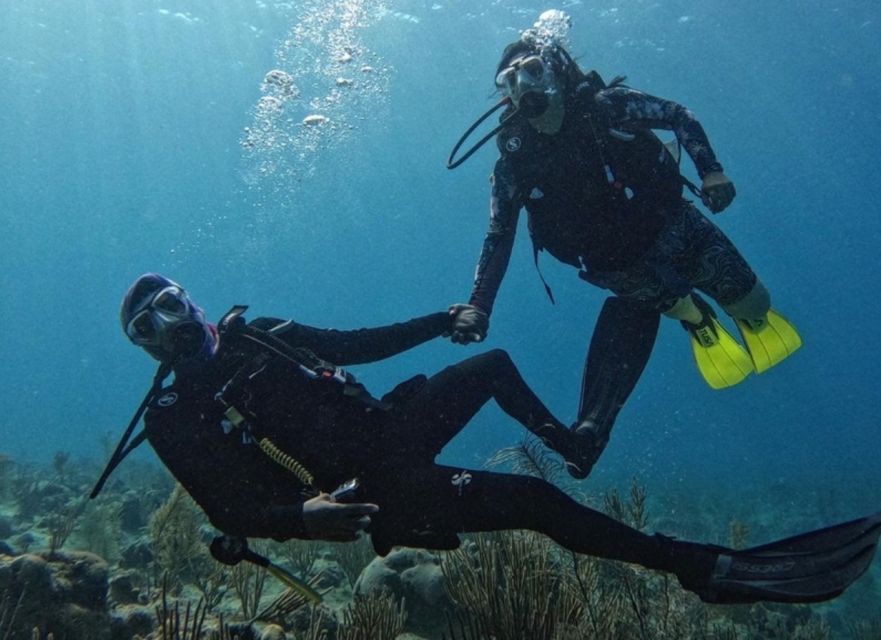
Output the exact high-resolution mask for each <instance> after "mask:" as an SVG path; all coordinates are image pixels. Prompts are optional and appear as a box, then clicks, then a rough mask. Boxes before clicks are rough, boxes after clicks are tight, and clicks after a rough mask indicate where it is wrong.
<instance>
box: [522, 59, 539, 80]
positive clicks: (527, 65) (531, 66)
mask: <svg viewBox="0 0 881 640" xmlns="http://www.w3.org/2000/svg"><path fill="white" fill-rule="evenodd" d="M519 66H520V68H521V69H522V70H523V71H525V72H526V73H528V74H529V76H530V77H531V78H532V79H533V80H541V79H542V77H543V76H544V73H545V64H544V62H543V61H542V59H541V58H539V57H538V56H530V57H528V58H524V59H523V60H522V61H521V62H520V65H519Z"/></svg>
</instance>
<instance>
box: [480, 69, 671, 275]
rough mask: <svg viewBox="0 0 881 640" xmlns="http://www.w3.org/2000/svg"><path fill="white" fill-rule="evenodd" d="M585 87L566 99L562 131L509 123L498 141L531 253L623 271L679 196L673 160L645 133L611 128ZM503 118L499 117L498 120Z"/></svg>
mask: <svg viewBox="0 0 881 640" xmlns="http://www.w3.org/2000/svg"><path fill="white" fill-rule="evenodd" d="M585 78H591V79H593V80H594V83H589V82H583V83H581V85H579V86H580V87H582V88H581V89H580V90H579V92H578V93H577V94H576V95H572V96H570V97H569V98H568V99H567V101H566V116H565V119H564V122H563V126H562V128H561V130H560V131H559V132H558V133H557V134H556V135H553V136H550V135H546V134H543V133H540V132H538V131H537V130H536V129H535V128H534V127H532V125H530V123H529V122H528V121H527V120H526V119H525V118H522V117H516V116H515V117H514V118H513V119H512V121H511V124H510V125H509V126H507V127H506V128H505V129H503V130H502V131H501V132H500V133H499V135H498V137H497V143H498V146H499V151H500V153H501V154H502V157H503V159H502V161H503V163H504V164H505V165H506V166H507V167H509V170H511V171H512V173H513V176H514V180H515V183H516V187H517V189H518V191H519V193H520V194H521V197H522V198H523V200H524V206H525V207H526V210H527V212H528V213H529V231H530V234H531V236H532V240H533V243H534V247H535V250H536V251H540V250H542V249H547V250H548V252H549V253H551V255H553V256H554V257H555V258H557V259H558V260H560V261H562V262H565V263H568V264H571V265H573V266H576V267H587V268H592V269H599V270H620V269H623V268H626V267H627V266H628V265H629V264H631V263H633V262H634V261H635V260H637V259H638V258H639V257H640V256H642V255H643V254H644V253H645V251H646V250H647V249H648V248H649V246H650V245H651V244H652V242H653V241H654V239H655V238H656V237H657V235H658V232H659V231H660V230H661V228H662V226H663V225H664V216H663V211H664V210H665V209H669V208H672V207H674V206H675V205H676V204H677V203H678V202H680V201H681V198H682V186H683V181H682V178H681V176H680V174H679V167H678V164H677V162H676V160H675V159H674V158H673V156H672V155H671V154H670V152H669V151H668V150H667V148H666V147H665V146H664V144H663V143H662V142H661V141H660V140H659V139H658V137H657V136H655V135H654V134H653V133H652V132H651V131H649V130H637V131H635V132H624V131H618V130H615V129H614V128H613V127H612V125H611V123H610V122H609V121H608V118H607V117H606V116H605V115H604V114H603V113H602V111H601V110H600V109H599V108H598V105H597V104H596V101H595V99H594V97H595V95H596V92H597V90H599V89H601V88H603V86H602V84H601V80H599V77H598V76H596V74H593V73H592V74H589V75H588V76H585ZM503 117H504V116H503Z"/></svg>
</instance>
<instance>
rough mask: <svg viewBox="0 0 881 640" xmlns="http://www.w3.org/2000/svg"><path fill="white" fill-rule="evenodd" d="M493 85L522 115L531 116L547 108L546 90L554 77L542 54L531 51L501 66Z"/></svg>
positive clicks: (553, 82) (550, 88)
mask: <svg viewBox="0 0 881 640" xmlns="http://www.w3.org/2000/svg"><path fill="white" fill-rule="evenodd" d="M496 87H498V89H499V90H500V91H501V92H502V93H504V94H505V95H506V96H508V97H510V98H511V100H512V101H513V102H514V104H515V105H517V107H518V108H519V109H520V110H521V111H526V112H527V113H526V114H525V115H527V116H529V117H535V116H538V115H541V114H542V113H543V112H544V110H545V109H547V104H548V96H547V94H548V93H550V92H552V91H553V90H554V89H555V88H556V77H555V75H554V71H553V70H552V69H551V67H550V65H549V64H548V63H547V62H546V61H545V60H544V58H542V57H541V56H540V55H537V54H533V55H528V56H525V57H523V58H519V59H517V60H514V61H513V63H512V64H510V65H509V66H507V67H505V68H504V69H502V70H501V71H500V72H499V73H498V74H497V75H496Z"/></svg>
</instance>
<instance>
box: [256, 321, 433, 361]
mask: <svg viewBox="0 0 881 640" xmlns="http://www.w3.org/2000/svg"><path fill="white" fill-rule="evenodd" d="M267 324H268V325H269V326H266V325H267ZM255 325H256V326H258V327H259V328H262V329H268V328H271V327H275V328H274V329H273V331H272V332H273V333H274V334H275V335H277V336H278V337H279V338H281V339H282V340H284V341H285V342H287V343H288V344H290V345H291V346H294V347H305V348H306V349H309V350H310V351H312V352H313V353H314V354H315V355H316V356H318V357H319V358H322V359H324V360H327V361H329V362H332V363H334V364H338V365H350V364H360V363H364V362H374V361H376V360H382V359H384V358H389V357H391V356H393V355H396V354H398V353H401V352H403V351H407V350H408V349H412V348H413V347H416V346H418V345H420V344H422V343H423V342H427V341H428V340H431V339H433V338H437V337H438V336H439V335H441V334H442V333H444V332H445V331H447V330H448V329H449V328H450V316H449V314H448V313H446V312H443V311H442V312H438V313H433V314H431V315H428V316H422V317H419V318H413V319H412V320H408V321H407V322H399V323H397V324H391V325H387V326H384V327H374V328H370V329H355V330H352V331H340V330H337V329H319V328H317V327H310V326H307V325H304V324H299V323H296V322H293V321H288V322H281V321H280V320H275V321H272V320H271V319H268V318H261V319H258V320H255ZM261 325H262V326H261Z"/></svg>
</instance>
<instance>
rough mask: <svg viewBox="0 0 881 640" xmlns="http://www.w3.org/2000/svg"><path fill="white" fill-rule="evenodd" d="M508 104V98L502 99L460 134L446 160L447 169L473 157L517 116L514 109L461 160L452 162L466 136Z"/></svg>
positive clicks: (509, 100)
mask: <svg viewBox="0 0 881 640" xmlns="http://www.w3.org/2000/svg"><path fill="white" fill-rule="evenodd" d="M510 104H511V98H508V97H504V98H502V100H501V101H500V102H499V103H498V104H497V105H496V106H494V107H493V108H492V109H490V110H489V111H487V112H486V113H484V114H483V115H482V116H480V117H479V118H478V119H477V121H476V122H475V123H474V124H472V125H471V126H470V127H468V129H467V130H466V131H465V133H463V134H462V137H461V138H459V141H458V142H457V143H456V146H454V147H453V150H452V151H451V152H450V157H449V158H447V169H455V168H456V167H458V166H459V165H460V164H462V163H463V162H465V161H466V160H467V159H468V158H470V157H471V156H472V155H474V152H475V151H477V150H478V149H480V147H482V146H483V145H484V144H486V143H487V141H488V140H489V139H490V138H492V137H493V136H494V135H496V134H497V133H498V132H499V131H501V130H502V129H503V128H504V127H505V125H506V124H508V122H509V121H510V120H511V118H513V117H514V116H515V115H517V112H518V110H517V109H516V108H515V109H514V111H512V112H511V114H510V115H508V116H505V117H504V118H502V121H501V122H500V123H499V126H497V127H496V128H495V129H493V130H492V131H490V132H489V133H488V134H486V135H485V136H483V137H482V138H481V139H480V140H478V141H477V142H476V143H475V144H474V146H473V147H471V148H470V149H468V151H466V152H465V153H464V154H463V155H462V157H461V158H459V159H458V160H453V158H455V156H456V153H457V152H458V151H459V148H460V147H461V146H462V145H463V144H464V143H465V141H466V140H467V139H468V136H470V135H471V134H472V133H473V132H474V130H475V129H477V127H479V126H480V125H481V124H483V121H484V120H486V119H487V118H489V117H490V116H491V115H492V114H494V113H495V112H496V111H498V110H499V109H501V108H502V107H507V106H508V105H510Z"/></svg>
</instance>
